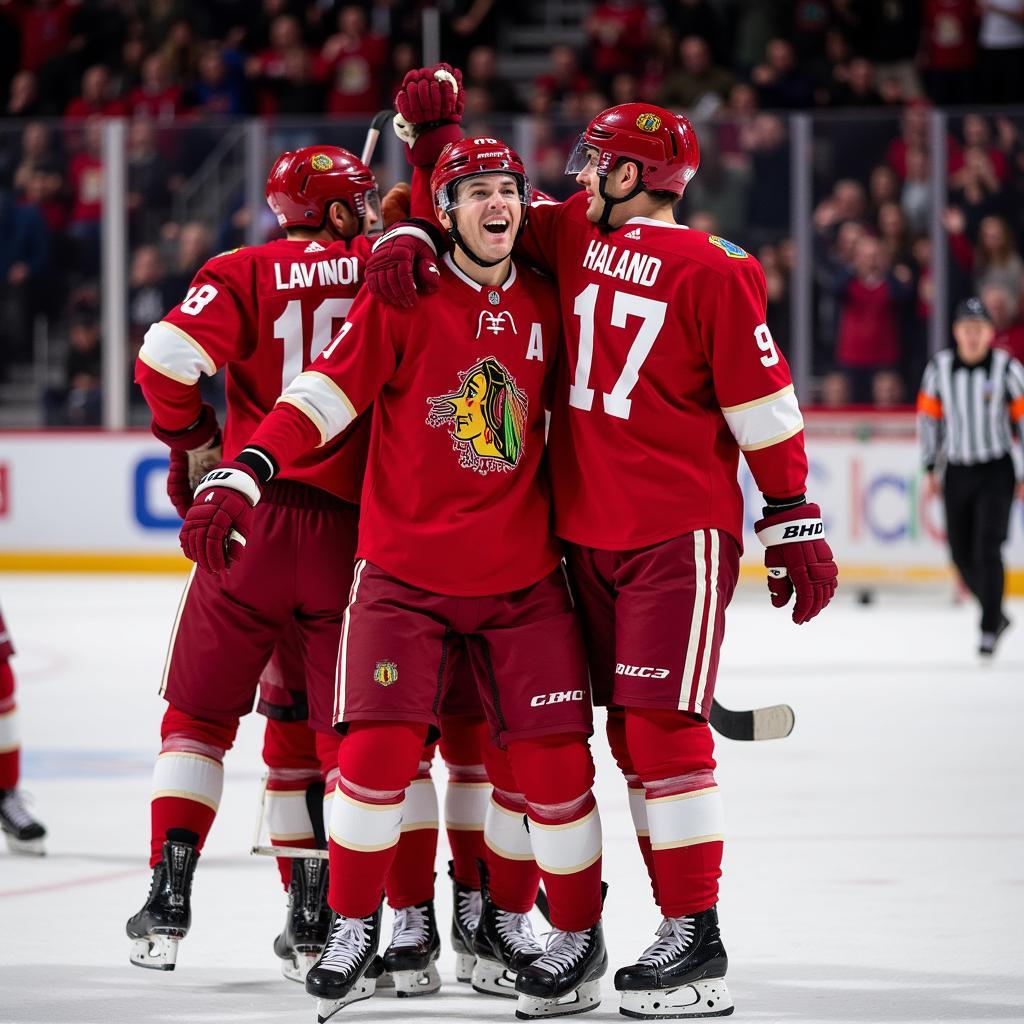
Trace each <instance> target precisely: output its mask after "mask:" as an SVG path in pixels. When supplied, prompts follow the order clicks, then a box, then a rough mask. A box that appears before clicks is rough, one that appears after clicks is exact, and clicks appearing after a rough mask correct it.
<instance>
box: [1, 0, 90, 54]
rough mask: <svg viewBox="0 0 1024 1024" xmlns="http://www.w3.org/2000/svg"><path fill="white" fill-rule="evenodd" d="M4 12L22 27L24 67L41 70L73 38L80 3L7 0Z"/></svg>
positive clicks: (65, 0)
mask: <svg viewBox="0 0 1024 1024" xmlns="http://www.w3.org/2000/svg"><path fill="white" fill-rule="evenodd" d="M5 6H6V7H7V10H6V11H5V12H4V13H5V14H6V15H7V17H9V18H12V19H13V20H14V21H15V23H16V24H17V26H18V28H19V29H20V30H21V67H22V70H24V71H39V70H41V69H42V68H43V67H44V66H45V65H46V64H47V63H48V62H49V61H51V60H53V59H54V58H55V57H59V56H61V54H63V53H65V52H66V51H67V49H68V45H69V44H70V42H71V24H72V19H73V17H74V13H75V9H76V8H77V6H78V4H77V3H75V2H74V0H56V2H50V3H32V4H7V5H5Z"/></svg>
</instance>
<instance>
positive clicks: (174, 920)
mask: <svg viewBox="0 0 1024 1024" xmlns="http://www.w3.org/2000/svg"><path fill="white" fill-rule="evenodd" d="M198 842H199V836H197V835H196V834H195V832H189V831H188V830H187V829H176V828H172V829H169V830H168V832H167V842H165V843H164V846H163V857H162V858H161V860H160V863H159V864H157V865H156V867H154V868H153V881H152V883H151V884H150V887H149V898H148V899H147V900H146V902H145V904H144V906H143V908H142V909H141V910H140V911H139V912H138V913H137V914H136V915H135V916H134V917H131V918H129V919H128V924H127V926H126V928H125V930H126V931H127V932H128V938H129V939H134V940H135V941H134V942H133V943H132V949H131V953H130V954H129V956H130V959H131V962H132V963H133V964H135V966H136V967H148V968H150V969H152V970H154V971H173V970H174V965H175V963H176V961H177V959H178V943H179V942H180V941H181V940H182V939H183V938H185V936H186V935H187V934H188V929H189V925H191V923H192V908H191V905H190V903H189V900H190V898H191V896H192V877H193V875H194V874H195V870H196V859H197V857H198V856H199V855H198V854H197V853H196V844H197V843H198Z"/></svg>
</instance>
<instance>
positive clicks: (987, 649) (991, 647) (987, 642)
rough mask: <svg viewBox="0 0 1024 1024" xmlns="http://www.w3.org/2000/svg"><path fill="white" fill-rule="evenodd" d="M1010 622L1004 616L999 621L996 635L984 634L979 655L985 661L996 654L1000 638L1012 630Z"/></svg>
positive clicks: (979, 646)
mask: <svg viewBox="0 0 1024 1024" xmlns="http://www.w3.org/2000/svg"><path fill="white" fill-rule="evenodd" d="M1010 625H1011V623H1010V620H1009V619H1008V618H1007V617H1006V616H1005V615H1004V616H1003V617H1002V618H1001V619H1000V621H999V627H998V628H997V629H996V631H995V632H994V633H982V634H981V640H980V641H979V642H978V655H979V656H980V657H981V659H982V660H983V661H988V660H990V659H991V658H992V655H993V654H995V653H996V646H997V645H998V643H999V638H1000V637H1001V636H1002V635H1003V634H1004V633H1005V632H1006V631H1007V630H1008V629H1009V628H1010Z"/></svg>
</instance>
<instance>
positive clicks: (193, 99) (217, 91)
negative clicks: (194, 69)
mask: <svg viewBox="0 0 1024 1024" xmlns="http://www.w3.org/2000/svg"><path fill="white" fill-rule="evenodd" d="M183 104H184V105H185V106H186V107H192V108H194V109H195V110H196V112H197V113H201V114H204V115H207V116H213V117H221V116H234V115H238V114H243V113H245V73H244V57H243V56H242V54H241V52H240V51H238V50H231V49H225V48H222V47H221V45H220V44H219V43H215V42H211V43H207V44H206V45H205V46H204V47H203V48H202V51H201V53H200V55H199V77H198V79H197V80H196V82H195V83H194V84H193V85H192V86H191V88H190V89H189V90H188V92H187V93H186V95H185V97H184V98H183Z"/></svg>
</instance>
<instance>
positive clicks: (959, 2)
mask: <svg viewBox="0 0 1024 1024" xmlns="http://www.w3.org/2000/svg"><path fill="white" fill-rule="evenodd" d="M923 23H924V24H923V31H922V36H923V39H924V47H923V54H922V57H923V62H924V80H925V88H926V90H927V92H928V96H929V98H930V99H931V101H932V102H933V103H935V104H936V105H937V106H946V105H947V104H952V103H962V102H963V101H964V100H965V99H971V98H973V93H974V67H975V63H976V61H977V34H978V13H977V2H976V0H925V4H924V13H923Z"/></svg>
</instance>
